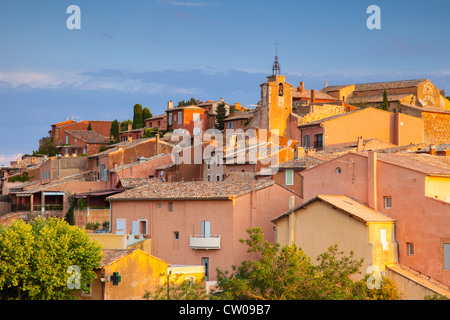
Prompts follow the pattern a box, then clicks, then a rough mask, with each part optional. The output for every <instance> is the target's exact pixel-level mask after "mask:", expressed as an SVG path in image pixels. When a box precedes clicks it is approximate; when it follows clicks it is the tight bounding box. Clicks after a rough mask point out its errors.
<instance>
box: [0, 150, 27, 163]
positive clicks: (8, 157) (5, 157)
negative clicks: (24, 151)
mask: <svg viewBox="0 0 450 320" xmlns="http://www.w3.org/2000/svg"><path fill="white" fill-rule="evenodd" d="M21 156H22V155H21V154H20V153H19V154H0V165H4V166H9V164H10V162H11V161H15V160H17V159H18V158H20V157H21Z"/></svg>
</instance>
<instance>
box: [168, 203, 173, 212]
mask: <svg viewBox="0 0 450 320" xmlns="http://www.w3.org/2000/svg"><path fill="white" fill-rule="evenodd" d="M169 211H170V212H173V202H169Z"/></svg>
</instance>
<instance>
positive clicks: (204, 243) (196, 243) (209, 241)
mask: <svg viewBox="0 0 450 320" xmlns="http://www.w3.org/2000/svg"><path fill="white" fill-rule="evenodd" d="M220 238H221V236H220V235H210V236H205V235H201V234H200V235H195V234H193V235H191V237H190V243H189V244H190V247H191V249H204V250H209V249H220Z"/></svg>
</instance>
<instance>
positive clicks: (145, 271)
mask: <svg viewBox="0 0 450 320" xmlns="http://www.w3.org/2000/svg"><path fill="white" fill-rule="evenodd" d="M168 266H169V264H168V263H167V262H165V261H163V260H161V259H158V258H156V257H154V256H151V255H149V254H146V253H145V252H143V251H141V250H136V251H134V252H132V253H131V254H129V255H127V256H125V257H124V258H122V259H119V260H118V261H115V262H113V263H112V264H110V265H108V266H105V267H104V270H105V278H106V279H108V277H109V276H111V275H113V272H118V273H119V275H120V276H121V277H122V279H121V281H120V283H119V285H117V286H114V285H113V283H112V282H111V281H105V300H140V299H143V296H144V294H145V291H146V290H152V289H154V288H155V286H156V285H157V284H159V283H160V281H161V277H160V275H161V274H163V273H165V272H167V267H168Z"/></svg>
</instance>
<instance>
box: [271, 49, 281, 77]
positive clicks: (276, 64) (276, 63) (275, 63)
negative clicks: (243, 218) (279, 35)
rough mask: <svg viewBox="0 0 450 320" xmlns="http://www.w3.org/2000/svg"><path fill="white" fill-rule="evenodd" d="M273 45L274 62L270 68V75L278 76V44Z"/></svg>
mask: <svg viewBox="0 0 450 320" xmlns="http://www.w3.org/2000/svg"><path fill="white" fill-rule="evenodd" d="M273 44H274V45H275V62H274V63H273V66H272V75H275V74H280V64H279V63H278V45H279V43H278V42H274V43H273Z"/></svg>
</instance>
